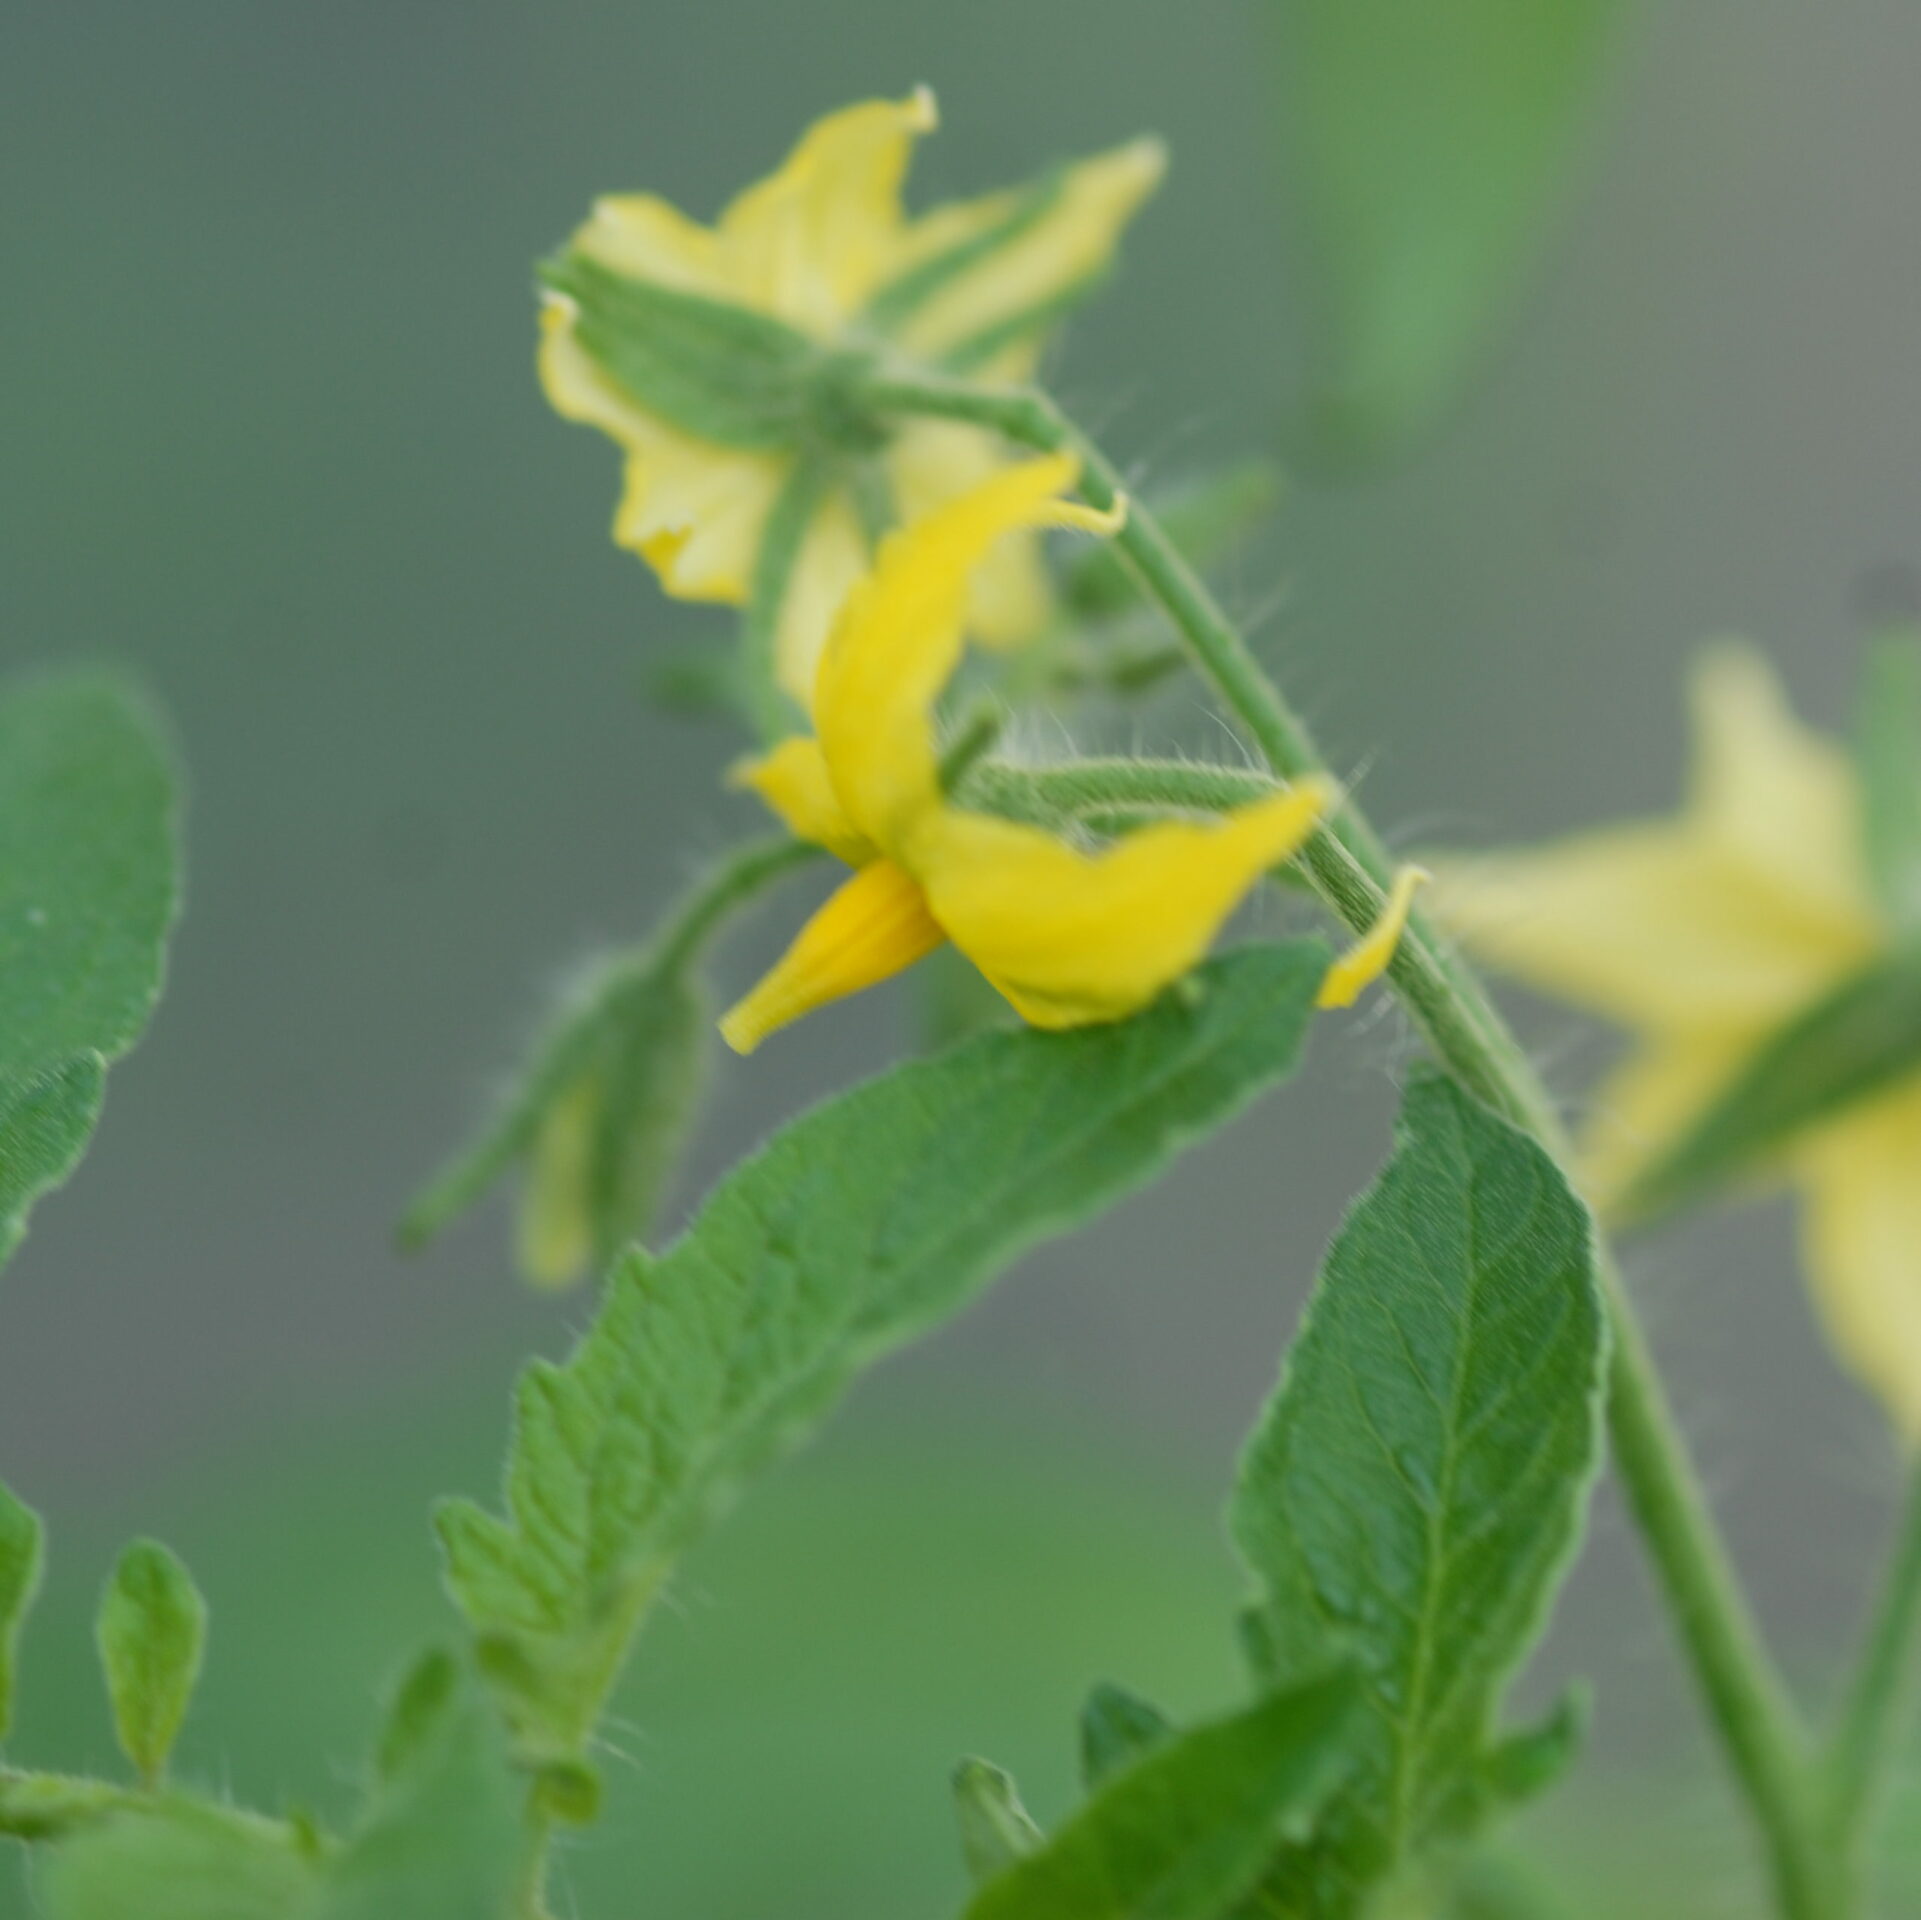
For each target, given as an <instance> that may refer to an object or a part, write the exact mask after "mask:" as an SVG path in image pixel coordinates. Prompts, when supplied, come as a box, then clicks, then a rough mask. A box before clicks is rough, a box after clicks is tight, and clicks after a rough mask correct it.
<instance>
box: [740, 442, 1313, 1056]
mask: <svg viewBox="0 0 1921 1920" xmlns="http://www.w3.org/2000/svg"><path fill="white" fill-rule="evenodd" d="M1077 471H1078V469H1077V466H1076V463H1075V462H1074V461H1073V460H1072V459H1070V458H1065V457H1062V458H1055V459H1048V460H1034V461H1029V462H1026V463H1024V464H1022V465H1020V466H1016V467H1010V468H1008V469H1006V470H1005V471H1003V472H1002V473H1000V474H998V475H996V476H995V477H994V478H993V479H990V480H988V481H986V482H984V483H983V484H981V485H980V486H978V487H976V488H974V489H973V490H972V491H971V492H969V493H967V494H964V495H962V496H961V497H960V498H959V499H958V500H954V501H951V502H949V503H948V504H947V505H946V506H944V507H942V508H940V509H938V510H937V511H936V512H934V513H932V514H930V515H929V516H928V517H927V518H926V519H924V520H922V521H920V522H919V523H917V524H916V525H914V526H912V527H910V528H908V529H906V530H905V531H903V532H900V533H897V534H894V535H892V536H891V537H890V538H889V539H888V540H887V541H885V542H884V543H883V545H882V547H881V550H880V554H879V558H878V561H877V563H876V566H875V569H874V572H873V573H872V575H871V576H870V577H869V578H868V579H866V580H865V581H864V582H862V583H861V585H860V586H858V587H857V588H856V589H855V590H854V592H853V594H852V596H851V597H850V598H849V600H848V603H847V606H846V609H845V611H844V612H843V613H842V615H841V618H840V621H839V623H838V625H837V626H836V627H835V630H834V635H833V638H832V640H831V641H830V642H829V643H828V646H827V648H826V651H825V652H824V654H823V655H822V658H821V663H820V671H819V677H818V682H817V685H816V687H815V690H814V700H813V713H814V724H815V728H816V732H815V735H814V737H812V738H808V739H799V738H796V739H792V740H788V741H786V742H784V743H783V744H782V745H781V746H780V747H779V748H777V749H776V750H775V751H774V752H773V753H771V754H769V755H768V756H767V757H766V758H764V759H762V760H759V761H757V762H754V763H752V764H751V765H750V766H748V767H747V768H745V769H744V770H743V773H742V776H741V777H742V779H743V781H744V783H745V784H747V785H749V786H751V787H753V788H754V790H755V791H756V792H758V793H759V794H760V795H761V796H762V797H763V798H764V799H765V800H766V801H767V802H768V804H769V805H770V806H771V807H772V808H773V809H774V811H775V812H777V813H778V814H779V815H780V816H781V817H782V819H784V820H785V821H786V822H787V824H788V825H789V826H790V827H791V828H792V829H793V830H794V832H796V833H797V834H799V835H801V836H802V837H803V838H805V839H808V840H813V841H816V842H818V843H819V844H820V845H822V846H825V847H828V848H830V849H832V851H833V852H835V853H837V854H838V855H839V856H840V857H841V858H842V859H844V860H846V861H847V862H849V863H850V864H851V865H853V866H854V867H855V869H856V871H855V873H854V875H853V877H852V878H851V879H850V880H848V881H847V882H846V883H845V884H844V885H843V886H842V887H841V888H840V890H839V891H838V892H837V893H835V894H834V895H833V896H832V898H830V899H829V900H828V902H827V904H826V905H825V906H824V907H822V908H821V910H820V911H819V912H818V913H817V914H816V915H815V916H814V918H813V919H812V920H811V921H810V922H809V923H808V925H807V926H806V927H805V928H804V929H803V931H802V932H801V935H800V937H799V938H798V939H797V940H796V941H795V942H794V944H793V946H792V947H791V948H789V950H788V951H787V953H786V954H785V956H784V957H783V958H782V959H781V960H780V961H779V962H777V963H776V965H775V966H774V969H773V971H772V972H771V973H769V974H768V975H767V977H766V978H765V979H764V980H763V981H761V983H760V984H759V986H757V987H755V988H754V990H753V991H752V992H751V993H749V994H748V995H747V997H746V998H745V999H744V1000H742V1001H741V1002H740V1004H739V1005H738V1006H736V1007H735V1008H734V1009H733V1011H732V1012H730V1013H729V1014H728V1015H727V1017H726V1019H725V1020H724V1021H722V1023H721V1032H722V1033H723V1034H724V1035H725V1036H726V1039H727V1041H728V1043H729V1044H730V1045H731V1046H733V1047H735V1048H737V1049H738V1050H739V1051H741V1052H743V1053H745V1052H749V1051H751V1050H752V1048H754V1047H755V1046H757V1045H758V1044H759V1042H760V1041H761V1040H762V1039H764V1038H765V1037H766V1036H767V1035H768V1034H769V1033H771V1032H772V1031H773V1030H774V1029H775V1028H777V1027H780V1026H784V1025H785V1024H786V1023H787V1022H788V1021H790V1020H794V1019H797V1018H798V1017H799V1016H800V1015H801V1014H803V1013H807V1012H809V1011H811V1010H812V1009H813V1008H815V1007H818V1006H822V1005H824V1004H825V1003H827V1002H828V1001H830V1000H835V999H838V998H840V997H841V996H842V995H844V994H848V993H853V992H856V991H858V990H859V989H860V988H862V987H866V986H871V985H872V984H874V983H875V982H876V981H879V980H884V979H886V978H887V977H888V976H889V975H890V974H894V973H898V972H899V971H900V970H901V969H902V968H904V967H907V966H911V965H912V964H913V962H914V961H916V960H918V959H920V958H921V956H922V955H923V954H925V953H927V952H929V951H931V950H932V949H933V948H934V947H936V946H938V945H939V944H940V943H941V942H942V941H943V940H951V941H953V943H954V944H955V946H957V947H958V948H959V949H960V950H961V952H962V953H964V954H965V955H966V956H967V958H968V959H969V960H971V961H972V962H973V963H974V965H975V966H977V967H979V968H980V970H981V972H982V973H983V974H985V975H986V977H987V979H988V980H989V981H990V982H991V983H992V985H993V986H994V987H995V988H996V989H997V990H998V991H999V992H1000V993H1001V994H1002V995H1003V996H1005V998H1006V999H1007V1000H1008V1001H1010V1002H1011V1003H1012V1005H1013V1006H1014V1008H1015V1010H1016V1011H1017V1012H1019V1013H1020V1014H1021V1016H1022V1017H1023V1018H1024V1019H1026V1020H1028V1021H1029V1022H1031V1023H1032V1024H1033V1025H1035V1026H1040V1027H1072V1026H1083V1025H1088V1024H1091V1023H1094V1022H1097V1021H1104V1020H1118V1019H1121V1018H1123V1017H1124V1016H1126V1015H1127V1014H1130V1013H1133V1012H1135V1011H1137V1010H1138V1009H1139V1008H1141V1007H1143V1006H1145V1005H1146V1004H1147V1003H1148V1002H1149V1001H1150V1000H1152V999H1153V998H1154V997H1155V995H1157V994H1158V993H1159V992H1160V991H1161V990H1162V988H1164V987H1166V986H1167V985H1168V984H1169V983H1170V982H1172V981H1174V980H1176V979H1178V978H1179V977H1180V976H1181V975H1182V974H1183V973H1185V972H1186V971H1187V970H1188V969H1189V968H1190V967H1192V966H1193V965H1194V964H1195V962H1196V961H1198V960H1199V959H1200V957H1201V956H1202V954H1203V953H1205V952H1206V950H1207V947H1208V945H1209V944H1210V942H1211V941H1212V940H1213V938H1214V935H1215V934H1216V932H1217V931H1218V930H1219V928H1220V926H1221V923H1222V922H1223V921H1224V920H1225V919H1226V918H1227V917H1228V915H1229V914H1230V913H1232V912H1233V910H1234V908H1235V907H1236V906H1237V905H1238V904H1239V902H1240V901H1241V899H1242V897H1243V896H1244V895H1245V894H1246V893H1247V891H1248V889H1249V888H1250V887H1251V886H1253V885H1254V883H1255V882H1256V881H1257V880H1258V879H1259V878H1260V876H1261V875H1262V874H1263V873H1265V872H1266V871H1267V870H1268V869H1269V868H1270V867H1272V866H1274V865H1276V864H1277V863H1278V862H1280V861H1282V860H1284V859H1286V858H1287V857H1288V856H1289V855H1290V854H1291V853H1293V852H1294V851H1295V849H1296V848H1297V847H1299V846H1300V844H1301V843H1302V841H1303V840H1305V839H1306V837H1307V836H1308V834H1309V833H1311V832H1312V831H1313V828H1314V825H1315V822H1316V821H1317V820H1318V819H1319V817H1320V815H1321V813H1322V811H1323V809H1324V808H1325V806H1326V805H1327V802H1328V799H1329V792H1328V789H1327V786H1326V784H1325V783H1324V782H1313V781H1304V782H1302V783H1301V784H1300V785H1298V786H1296V787H1293V788H1290V789H1285V790H1282V791H1280V792H1277V793H1275V794H1273V795H1272V796H1270V797H1267V798H1264V799H1261V800H1258V801H1254V802H1252V803H1250V804H1249V805H1246V806H1242V807H1237V808H1235V809H1234V810H1233V811H1232V812H1230V813H1227V814H1225V815H1223V816H1222V817H1221V818H1220V819H1219V820H1215V821H1206V822H1201V821H1184V820H1169V821H1165V822H1160V823H1157V824H1155V825H1152V826H1148V827H1145V828H1142V829H1141V830H1140V831H1138V832H1136V833H1133V834H1130V835H1129V836H1127V838H1125V839H1124V840H1122V841H1120V842H1118V843H1117V844H1115V845H1113V846H1110V847H1106V848H1103V849H1099V850H1089V849H1086V848H1083V847H1080V846H1076V845H1074V844H1071V843H1070V842H1069V841H1067V840H1065V839H1062V838H1060V837H1059V836H1057V835H1055V834H1053V833H1049V832H1046V831H1044V830H1042V829H1041V828H1038V827H1033V826H1027V825H1023V824H1020V823H1018V822H1015V821H1012V820H1004V819H1000V818H998V817H995V816H991V815H987V814H980V813H972V812H969V811H967V810H966V809H964V808H961V807H957V806H954V805H952V804H951V803H950V802H949V801H948V799H947V797H946V795H945V794H944V792H943V791H942V787H941V780H940V767H939V757H938V753H937V750H936V745H935V738H934V730H933V724H932V711H933V706H934V702H935V700H936V698H937V697H938V695H939V693H940V691H941V689H942V688H943V687H944V686H945V685H946V683H947V681H948V679H949V677H950V676H951V675H952V673H953V672H954V670H955V668H956V666H957V665H958V664H959V662H960V658H961V652H962V647H963V634H962V629H963V626H964V623H965V610H966V606H967V596H968V588H969V583H970V581H971V580H972V578H973V576H974V574H975V572H976V570H977V569H978V568H979V567H980V566H981V565H982V564H983V562H984V561H985V560H986V559H987V557H988V556H989V554H990V553H991V551H992V549H993V547H994V544H995V542H996V541H997V540H1000V539H1001V538H1003V537H1004V536H1005V535H1007V534H1009V533H1013V532H1017V531H1020V530H1023V529H1034V528H1040V527H1049V526H1057V527H1058V526H1066V527H1081V528H1086V529H1089V530H1093V531H1112V529H1113V526H1114V524H1115V521H1114V517H1113V516H1109V515H1102V514H1098V513H1096V512H1094V511H1093V510H1092V509H1091V508H1088V507H1084V506H1079V505H1075V504H1073V503H1072V502H1069V501H1067V500H1064V499H1063V498H1062V497H1061V495H1062V494H1063V493H1064V492H1065V490H1066V489H1067V488H1069V487H1071V486H1072V485H1073V483H1074V480H1075V477H1076V473H1077Z"/></svg>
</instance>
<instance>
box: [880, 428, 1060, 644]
mask: <svg viewBox="0 0 1921 1920" xmlns="http://www.w3.org/2000/svg"><path fill="white" fill-rule="evenodd" d="M1007 464H1008V460H1007V455H1006V453H1005V452H1004V451H1003V442H1002V441H1001V439H1000V436H999V435H998V434H994V433H989V432H988V431H987V430H986V429H985V428H983V427H970V426H967V425H964V424H962V423H960V422H956V421H951V420H914V421H909V422H908V423H907V424H906V425H904V426H902V427H900V428H899V429H897V430H896V432H895V435H894V442H893V445H892V447H891V448H890V449H889V450H888V455H887V465H888V474H889V477H890V479H891V480H892V482H893V488H894V501H895V504H896V506H897V507H898V508H899V510H900V517H901V519H902V521H903V522H904V523H906V524H907V525H910V526H911V525H912V524H913V523H914V522H915V521H916V520H924V519H925V518H926V517H927V516H928V515H929V514H930V513H932V512H934V511H935V510H936V509H937V508H939V507H944V506H945V505H946V504H947V503H948V501H950V500H952V499H954V498H955V497H956V496H957V495H959V494H963V493H965V492H967V491H968V489H969V488H971V487H977V486H979V485H980V484H981V483H982V482H983V481H984V480H987V479H990V478H991V477H992V476H993V475H994V474H996V473H998V472H999V471H1000V470H1001V469H1002V468H1003V467H1005V466H1006V465H1007ZM1053 603H1054V596H1053V593H1052V590H1051V589H1050V587H1049V585H1048V580H1047V570H1046V568H1045V566H1044V565H1043V564H1042V561H1041V543H1040V537H1039V536H1038V535H1037V534H1033V533H1028V532H1024V531H1017V532H1014V533H1010V534H1008V535H1007V536H1006V537H1005V538H1004V539H1002V540H1001V541H999V542H998V543H997V544H996V545H995V547H994V548H993V549H992V551H991V552H989V553H988V555H987V557H986V558H985V559H984V560H982V561H981V563H980V565H979V566H978V567H976V568H975V569H974V572H973V577H972V580H971V582H970V584H969V587H968V593H967V628H968V632H969V633H970V634H971V635H972V637H973V638H974V639H975V640H977V641H979V642H980V643H981V645H983V646H987V647H1011V646H1018V645H1019V644H1020V643H1021V642H1022V641H1024V640H1031V639H1033V638H1034V636H1035V635H1036V634H1038V633H1039V632H1040V631H1041V630H1042V629H1043V628H1044V627H1045V626H1046V625H1047V622H1048V620H1049V618H1050V617H1051V616H1052V613H1053Z"/></svg>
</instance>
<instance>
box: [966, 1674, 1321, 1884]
mask: <svg viewBox="0 0 1921 1920" xmlns="http://www.w3.org/2000/svg"><path fill="white" fill-rule="evenodd" d="M1356 1695H1357V1688H1356V1686H1355V1683H1354V1680H1353V1678H1352V1676H1351V1675H1349V1674H1346V1673H1337V1674H1335V1675H1333V1676H1332V1677H1330V1678H1327V1679H1323V1680H1319V1681H1314V1682H1310V1683H1309V1684H1307V1685H1305V1686H1303V1687H1300V1688H1296V1689H1293V1690H1291V1691H1289V1692H1285V1693H1280V1694H1275V1695H1273V1696H1272V1697H1270V1698H1268V1699H1266V1700H1263V1701H1262V1702H1261V1703H1260V1704H1259V1705H1258V1706H1256V1707H1252V1708H1250V1709H1249V1710H1248V1711H1246V1712H1245V1713H1238V1714H1235V1715H1233V1716H1231V1717H1230V1718H1228V1719H1224V1720H1215V1721H1212V1722H1209V1723H1208V1724H1206V1725H1203V1726H1198V1727H1193V1728H1190V1729H1188V1730H1187V1731H1185V1732H1182V1733H1176V1734H1170V1735H1169V1736H1168V1737H1167V1739H1166V1740H1165V1741H1163V1742H1162V1743H1161V1744H1160V1745H1158V1746H1156V1747H1154V1748H1153V1749H1152V1750H1151V1751H1150V1752H1149V1753H1148V1754H1147V1756H1146V1758H1144V1759H1142V1760H1140V1761H1138V1762H1136V1763H1135V1764H1134V1765H1133V1766H1130V1767H1126V1768H1124V1769H1123V1770H1122V1771H1120V1772H1119V1773H1116V1774H1114V1775H1112V1776H1111V1777H1110V1778H1109V1779H1107V1780H1106V1781H1105V1782H1103V1784H1102V1785H1101V1787H1100V1789H1099V1791H1097V1792H1096V1793H1095V1795H1094V1797H1093V1798H1092V1799H1091V1800H1090V1801H1088V1803H1087V1804H1086V1806H1084V1807H1083V1808H1082V1809H1081V1810H1080V1811H1079V1812H1078V1813H1077V1814H1075V1815H1074V1817H1073V1818H1072V1819H1070V1820H1069V1821H1068V1822H1067V1824H1066V1825H1065V1826H1063V1827H1062V1828H1061V1829H1060V1831H1059V1832H1058V1833H1056V1834H1055V1835H1054V1836H1053V1837H1052V1839H1050V1840H1049V1841H1048V1843H1047V1845H1046V1846H1045V1847H1043V1848H1042V1849H1041V1850H1040V1851H1039V1852H1037V1853H1032V1854H1029V1855H1028V1856H1027V1857H1026V1858H1024V1859H1022V1860H1019V1861H1016V1862H1015V1863H1014V1864H1013V1865H1012V1866H1010V1867H1009V1868H1008V1869H1007V1870H1006V1871H1005V1872H1003V1873H1001V1874H1000V1875H998V1876H997V1877H996V1878H995V1879H993V1880H990V1881H989V1882H988V1883H987V1885H986V1886H984V1887H983V1888H981V1890H980V1891H979V1892H978V1893H977V1894H976V1895H975V1896H974V1898H973V1900H972V1902H971V1903H970V1904H969V1906H968V1908H967V1920H1219V1917H1220V1916H1221V1915H1223V1914H1225V1913H1229V1912H1231V1911H1233V1909H1234V1907H1235V1905H1236V1903H1237V1902H1239V1901H1240V1900H1241V1899H1242V1898H1243V1897H1244V1896H1245V1895H1246V1894H1248V1893H1249V1892H1250V1891H1251V1890H1252V1889H1253V1887H1254V1885H1255V1883H1256V1882H1257V1881H1258V1880H1259V1878H1260V1876H1261V1872H1262V1869H1263V1867H1264V1866H1265V1865H1266V1863H1267V1861H1268V1859H1269V1858H1270V1856H1271V1855H1272V1853H1273V1851H1274V1849H1275V1847H1276V1846H1277V1845H1278V1844H1279V1843H1280V1842H1281V1841H1282V1840H1283V1838H1284V1837H1285V1836H1286V1835H1287V1834H1289V1833H1290V1832H1301V1831H1304V1830H1305V1829H1306V1827H1307V1826H1308V1824H1309V1822H1310V1821H1311V1820H1312V1818H1313V1817H1314V1815H1315V1813H1316V1812H1317V1811H1318V1810H1319V1808H1320V1806H1321V1804H1322V1802H1323V1800H1324V1799H1325V1797H1326V1795H1327V1794H1328V1792H1329V1791H1330V1789H1332V1788H1333V1787H1334V1785H1335V1783H1336V1782H1337V1781H1338V1780H1339V1779H1340V1777H1341V1775H1342V1772H1343V1771H1344V1769H1345V1766H1346V1758H1345V1734H1346V1731H1347V1727H1348V1724H1349V1721H1350V1719H1351V1717H1352V1714H1353V1711H1354V1707H1355V1704H1356Z"/></svg>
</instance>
